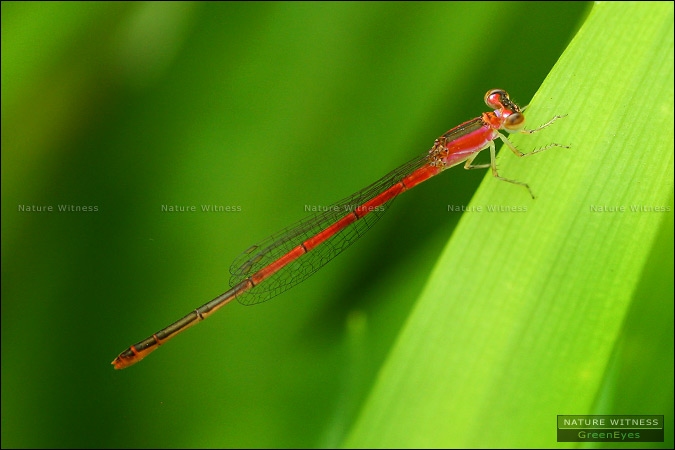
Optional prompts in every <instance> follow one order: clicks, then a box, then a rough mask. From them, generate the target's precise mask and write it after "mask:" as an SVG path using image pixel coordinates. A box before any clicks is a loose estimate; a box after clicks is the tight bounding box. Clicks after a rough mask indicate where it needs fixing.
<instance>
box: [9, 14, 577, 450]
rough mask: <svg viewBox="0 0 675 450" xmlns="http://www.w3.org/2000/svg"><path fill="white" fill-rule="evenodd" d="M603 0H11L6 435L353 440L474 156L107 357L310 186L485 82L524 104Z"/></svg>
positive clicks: (63, 442)
mask: <svg viewBox="0 0 675 450" xmlns="http://www.w3.org/2000/svg"><path fill="white" fill-rule="evenodd" d="M588 8H589V5H588V4H586V3H575V2H572V3H554V2H540V3H539V2H535V3H532V2H524V3H494V2H485V3H483V2H480V3H439V2H431V3H304V2H303V3H254V2H246V3H222V4H221V3H103V4H99V3H2V446H3V447H242V446H246V447H316V446H335V445H339V444H340V443H341V442H342V439H343V438H344V436H345V434H346V433H347V432H348V430H349V427H350V426H351V424H352V423H353V421H354V419H355V415H356V414H357V413H358V411H359V407H360V405H361V404H362V402H363V400H364V396H365V395H366V394H367V392H368V389H369V387H370V385H371V384H372V382H373V380H374V378H375V377H376V376H377V370H378V368H379V367H380V365H381V363H382V361H383V360H384V359H385V357H386V355H387V352H388V350H389V348H390V346H391V343H392V341H393V339H394V338H395V336H396V334H397V332H398V331H399V329H400V327H401V325H402V323H403V321H404V320H405V318H406V316H407V313H408V311H409V310H410V308H411V306H412V304H413V302H414V300H415V299H416V297H417V295H418V294H419V293H420V291H421V289H422V287H423V285H424V283H425V280H426V279H427V277H428V275H429V273H430V271H431V269H432V267H433V265H434V263H435V261H436V258H437V257H438V255H439V254H440V252H441V249H442V247H443V245H444V243H445V242H446V241H447V240H448V239H449V237H450V236H451V234H452V230H453V228H454V226H455V225H456V223H457V221H458V220H459V218H460V217H461V215H460V214H458V213H449V212H448V211H447V205H448V204H458V205H461V204H466V203H467V202H468V201H469V199H470V198H471V196H472V194H473V192H474V190H475V188H476V186H477V185H478V183H480V181H481V180H482V179H483V177H484V175H485V174H484V173H483V172H481V171H463V170H460V169H456V170H454V171H453V172H452V173H450V174H447V175H444V176H440V177H438V178H437V179H434V180H431V181H429V182H428V183H425V184H424V185H421V186H420V187H418V188H416V189H415V190H413V191H412V192H411V193H408V194H406V195H404V196H402V197H401V198H400V199H397V200H396V202H395V203H394V205H393V206H392V208H391V211H390V212H389V213H388V214H387V215H386V216H385V217H384V218H383V219H382V221H381V222H380V223H379V224H378V225H377V226H376V231H373V232H372V233H370V235H369V236H368V237H366V238H364V239H363V240H362V242H359V243H358V244H356V245H354V247H352V248H351V249H350V250H349V251H348V252H346V253H345V254H344V255H342V256H340V257H339V258H337V259H336V260H335V261H334V262H333V263H331V264H330V265H329V266H328V267H327V268H326V269H324V270H323V271H321V272H319V273H318V274H317V275H315V276H314V277H312V278H311V279H310V280H308V281H306V282H305V283H302V284H301V285H300V286H298V287H296V288H294V289H293V290H292V291H290V292H288V293H286V294H284V295H282V296H280V297H278V298H276V299H274V300H273V301H270V302H267V303H265V304H263V305H259V306H256V307H243V306H241V305H238V304H233V305H229V306H228V307H227V308H226V309H224V310H223V312H221V313H220V314H218V315H216V316H215V317H214V318H212V319H211V320H209V321H207V322H205V323H204V324H201V325H199V327H197V328H195V329H194V330H192V331H189V332H187V333H185V334H183V335H181V336H180V337H179V338H177V339H176V340H175V341H173V342H172V343H171V344H170V345H168V346H167V347H166V348H163V349H162V350H160V351H158V352H156V353H154V354H153V355H152V356H151V357H149V358H148V359H147V360H145V361H143V362H142V363H141V364H139V365H137V366H134V367H132V368H130V369H127V370H124V371H121V372H119V371H114V370H113V369H112V366H110V364H109V363H110V361H112V359H113V358H114V357H115V356H116V355H117V354H118V353H119V352H120V351H122V350H123V349H125V348H126V347H127V346H129V345H130V344H132V343H135V342H136V341H138V340H140V339H142V338H145V337H146V336H147V335H149V334H150V333H152V332H154V331H156V330H158V329H160V328H162V327H164V326H166V325H168V324H169V323H171V322H172V321H174V320H176V319H178V318H179V317H182V316H183V315H184V314H186V313H187V312H188V311H190V309H192V308H195V307H197V306H199V305H201V304H202V303H205V302H206V301H208V300H210V299H211V298H213V297H215V296H216V295H218V294H220V293H221V292H223V291H225V290H226V289H227V288H228V284H229V273H228V269H229V265H230V262H231V261H232V259H234V258H235V257H236V256H237V255H238V254H239V253H240V252H241V251H243V250H244V249H246V248H247V247H248V246H250V245H251V244H253V243H255V242H257V241H258V240H261V239H263V238H265V237H267V236H268V235H270V234H272V233H275V232H277V231H278V230H279V229H281V228H283V227H285V226H287V225H289V224H291V223H293V222H295V221H297V220H299V219H301V218H302V217H303V216H304V215H305V214H306V213H305V212H304V207H305V205H326V204H329V203H331V202H333V201H335V200H338V199H340V198H343V197H345V196H347V195H349V194H351V193H353V192H355V191H356V190H358V189H360V188H362V187H365V186H366V185H368V184H369V183H371V182H373V181H375V180H376V179H377V178H378V177H380V176H381V175H384V174H385V173H387V172H388V171H389V170H391V169H393V168H395V167H397V166H398V165H399V164H402V163H403V162H405V161H407V160H408V159H410V158H412V157H414V156H416V155H418V154H420V153H422V152H424V151H426V150H427V149H428V148H429V147H430V146H431V144H432V143H433V140H434V139H435V138H436V137H437V136H438V135H440V134H441V133H443V132H445V131H446V130H447V129H449V128H451V127H452V126H454V125H456V124H458V123H460V122H462V121H464V120H467V119H469V118H472V117H475V116H476V115H478V114H479V113H480V112H482V111H483V110H485V105H483V103H482V98H483V94H484V93H485V91H487V90H488V89H490V88H494V87H500V88H504V89H507V90H508V91H509V92H510V93H511V95H512V97H513V98H514V99H515V100H516V101H519V102H520V103H521V104H523V105H524V104H527V102H528V100H529V98H531V97H532V95H533V94H534V92H535V91H536V90H537V87H538V86H539V84H540V83H541V82H542V80H543V79H544V77H545V76H546V74H547V73H548V71H549V70H550V68H551V67H552V65H553V64H554V63H555V61H556V60H557V58H558V57H559V55H560V54H561V53H562V51H563V50H564V48H565V46H566V44H567V43H568V42H569V40H570V39H571V37H572V36H573V35H574V32H575V30H576V29H577V27H578V26H579V24H580V23H581V21H582V20H583V17H584V16H585V14H586V13H587V11H588ZM21 205H24V206H29V207H36V208H37V207H42V206H45V205H49V206H52V207H53V208H54V209H55V211H52V212H40V211H33V212H27V211H21V210H20V209H21ZM59 205H73V206H83V207H86V208H85V209H92V210H91V211H80V212H75V211H70V212H69V211H66V212H59V211H58V208H59ZM161 205H181V206H186V205H188V206H196V207H197V212H176V213H169V212H162V211H161ZM202 205H218V206H232V207H235V208H236V209H238V208H240V211H235V212H202V211H201V210H200V208H201V206H202ZM561 413H562V412H561Z"/></svg>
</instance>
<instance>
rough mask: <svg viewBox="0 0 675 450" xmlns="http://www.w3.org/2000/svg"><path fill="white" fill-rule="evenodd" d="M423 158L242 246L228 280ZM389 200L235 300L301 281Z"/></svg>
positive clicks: (265, 295) (250, 301) (277, 254)
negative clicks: (273, 232) (277, 230)
mask: <svg viewBox="0 0 675 450" xmlns="http://www.w3.org/2000/svg"><path fill="white" fill-rule="evenodd" d="M427 162H428V157H427V155H426V154H424V155H422V156H420V157H417V158H415V159H413V160H411V161H409V162H407V163H406V164H404V165H402V166H401V167H399V168H397V169H395V170H393V171H391V172H390V173H388V174H387V175H385V176H384V177H382V178H380V179H379V180H377V181H376V182H374V183H373V184H371V185H370V186H368V187H366V188H364V189H362V190H360V191H359V192H356V193H355V194H352V195H350V196H349V197H347V198H344V199H342V200H340V201H339V202H337V203H334V204H333V205H331V206H330V207H326V208H324V210H323V211H319V212H316V213H313V214H312V215H310V216H308V217H306V218H305V219H303V220H301V221H300V222H297V223H296V224H294V225H292V226H290V227H288V228H285V229H283V230H281V231H280V232H279V233H277V234H275V235H273V236H270V237H269V238H267V239H265V240H263V241H261V242H260V243H258V244H256V245H254V246H252V247H250V248H248V249H247V250H246V251H244V253H242V254H241V255H240V256H238V257H237V258H236V259H235V260H234V261H233V263H232V266H231V267H230V273H231V274H232V276H231V277H230V285H231V286H235V285H236V284H238V283H240V282H241V281H243V280H245V279H246V278H248V277H250V276H251V275H253V274H255V273H256V272H257V271H259V270H260V269H263V268H265V267H267V266H268V265H270V264H271V263H273V262H275V261H277V260H278V259H279V258H281V257H282V256H284V255H285V254H286V253H288V252H289V251H291V250H292V249H294V248H295V247H297V246H298V245H300V244H302V243H303V242H305V241H306V240H307V239H308V238H311V237H313V236H315V235H316V234H318V233H319V232H321V231H322V230H324V229H326V228H327V227H328V226H330V225H332V224H334V223H335V222H337V221H338V220H339V219H341V218H342V217H345V216H346V215H348V214H350V213H351V212H352V211H355V210H356V209H357V208H358V207H359V206H361V205H363V204H364V203H366V202H368V201H369V200H370V199H372V198H374V197H376V196H377V195H379V194H381V193H382V192H384V191H386V190H387V189H389V188H390V187H391V186H393V185H395V184H397V183H399V182H400V181H401V180H402V179H403V178H405V177H406V176H407V175H409V174H410V173H412V172H414V171H415V170H417V169H419V168H420V167H422V166H424V165H425V164H426V163H427ZM392 200H393V199H392ZM389 204H391V200H390V201H388V202H386V203H384V204H383V205H381V206H380V207H378V208H375V209H373V210H372V211H371V212H370V213H368V214H366V215H365V216H363V217H361V218H360V219H358V220H356V221H354V222H352V223H351V224H350V225H348V226H346V227H345V228H343V229H342V230H340V231H339V232H338V233H336V234H335V235H333V236H332V237H330V238H329V239H327V240H326V241H325V242H323V243H321V244H319V245H318V246H316V247H315V248H314V249H312V250H311V251H309V252H307V253H305V254H303V255H302V256H300V257H299V258H297V259H295V260H294V261H292V262H290V263H289V264H288V265H286V266H284V267H283V268H282V269H280V270H279V271H278V272H276V273H274V274H273V275H271V276H270V277H269V278H267V279H265V280H264V281H263V282H262V283H260V284H258V285H256V286H254V287H252V288H251V289H250V290H248V291H247V292H246V293H245V294H242V295H241V296H239V297H237V300H238V301H239V302H240V303H242V304H244V305H254V304H257V303H262V302H264V301H267V300H269V299H270V298H272V297H274V296H277V295H279V294H281V293H282V292H284V291H286V290H288V289H290V288H292V287H293V286H295V285H296V284H298V283H300V282H302V281H304V280H305V279H307V278H308V277H310V276H311V275H312V274H314V273H315V272H316V271H317V270H319V269H320V268H321V267H323V266H324V265H325V264H326V263H327V262H328V261H330V260H331V259H333V258H335V257H336V256H337V255H339V254H340V253H341V252H342V251H343V250H344V249H346V248H347V247H349V246H350V245H352V244H353V243H354V242H356V240H358V239H359V238H360V237H361V236H363V235H364V234H365V233H366V231H368V230H369V229H370V228H371V227H372V226H373V225H374V224H375V222H377V221H378V220H379V219H380V217H382V215H383V214H384V213H385V212H386V210H387V207H388V206H389Z"/></svg>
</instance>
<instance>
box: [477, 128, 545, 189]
mask: <svg viewBox="0 0 675 450" xmlns="http://www.w3.org/2000/svg"><path fill="white" fill-rule="evenodd" d="M499 136H500V137H501V138H502V139H504V137H503V136H502V135H501V134H500V135H499ZM489 146H490V163H489V164H476V165H473V164H471V163H472V162H473V160H474V159H476V156H478V153H480V152H476V153H474V154H473V155H471V156H470V157H469V159H467V160H466V163H465V164H464V168H465V169H467V170H471V169H487V168H488V167H490V168H491V169H492V176H493V177H495V178H496V179H498V180H501V181H506V182H508V183H512V184H517V185H519V186H523V187H524V188H525V189H527V191H528V192H529V193H530V196H531V197H532V198H534V194H533V193H532V189H530V186H529V185H528V184H527V183H523V182H521V181H516V180H512V179H510V178H504V177H503V176H501V175H499V172H498V171H497V155H496V150H495V143H494V141H490V144H489ZM516 150H517V149H516ZM528 154H529V153H528Z"/></svg>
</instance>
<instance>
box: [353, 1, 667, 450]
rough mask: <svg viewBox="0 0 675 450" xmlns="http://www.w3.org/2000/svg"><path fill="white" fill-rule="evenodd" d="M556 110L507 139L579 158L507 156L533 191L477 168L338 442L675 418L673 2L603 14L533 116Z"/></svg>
mask: <svg viewBox="0 0 675 450" xmlns="http://www.w3.org/2000/svg"><path fill="white" fill-rule="evenodd" d="M555 114H567V117H565V118H564V119H562V120H560V121H558V122H556V123H555V124H554V125H552V126H551V127H549V128H547V129H546V130H543V131H541V132H540V133H537V134H535V135H532V136H523V135H519V136H513V142H514V143H516V145H517V146H518V147H519V148H521V149H522V150H523V151H527V150H529V149H532V148H535V147H539V146H542V145H545V144H546V143H549V142H556V143H560V144H569V145H570V146H571V148H570V149H561V148H553V149H550V150H548V151H547V152H545V153H542V154H539V155H536V156H533V157H532V158H525V159H519V158H516V157H514V155H513V154H512V153H510V152H509V151H508V150H505V151H503V152H501V154H500V156H499V157H498V161H499V162H500V165H499V170H500V173H501V174H502V176H505V177H508V178H513V179H517V180H522V181H525V182H527V183H528V184H529V185H530V186H531V188H532V190H533V191H534V192H535V195H536V196H537V197H538V198H537V199H536V200H531V199H530V198H529V196H528V195H527V192H526V191H525V190H524V189H522V188H521V187H518V186H514V185H510V184H507V183H503V182H500V181H497V180H494V179H493V178H492V177H491V175H490V174H488V175H486V179H485V181H484V182H483V184H482V185H481V187H480V189H479V190H478V192H477V193H476V195H475V197H474V198H473V200H472V201H471V204H470V205H469V206H468V210H469V211H468V212H466V213H464V216H463V218H462V220H461V222H460V224H459V226H458V228H457V230H456V231H455V233H454V234H453V236H452V238H451V240H450V242H449V243H448V245H447V247H446V249H445V251H444V253H443V255H442V257H441V258H440V260H439V262H438V264H437V266H436V269H435V271H434V273H433V275H432V276H431V278H430V280H429V282H428V284H427V287H426V289H425V291H424V293H423V295H422V296H421V298H420V299H419V301H418V302H417V304H416V305H415V308H414V310H413V312H412V314H411V316H410V317H409V319H408V321H407V323H406V325H405V327H404V329H403V330H402V331H401V333H400V335H399V336H398V340H397V342H396V345H395V346H394V347H393V349H392V351H391V352H390V354H389V356H388V358H387V361H386V363H385V365H384V366H383V367H382V369H381V371H380V373H379V376H378V378H377V381H376V383H375V385H374V387H373V389H372V391H371V393H370V395H369V397H368V399H367V401H366V403H365V405H364V406H363V408H362V410H361V412H360V416H359V418H358V420H357V422H356V423H355V424H354V426H353V428H352V430H351V433H350V435H349V437H348V439H347V440H346V442H345V445H346V446H349V447H404V448H405V447H511V446H513V447H537V446H541V447H551V446H555V445H556V434H555V423H556V415H558V414H616V413H621V414H647V413H648V414H666V419H665V422H666V423H672V419H673V418H672V410H673V387H672V375H673V347H672V329H673V316H672V301H673V300H672V298H673V283H672V279H673V278H672V277H673V276H672V270H673V263H672V247H673V231H672V226H673V225H672V224H673V219H672V215H673V5H672V3H658V2H654V3H632V4H626V3H599V4H596V6H595V7H594V9H593V11H592V13H591V14H590V16H589V17H588V18H587V20H586V22H585V23H584V25H583V27H582V28H581V30H580V31H579V32H578V34H577V36H576V37H575V38H574V40H573V42H572V43H571V44H570V46H569V47H568V49H567V50H566V51H565V53H564V54H563V55H562V56H561V58H560V60H559V62H558V63H557V64H556V66H555V67H554V69H553V70H552V72H551V73H550V75H549V76H548V78H547V79H546V81H545V82H544V83H543V85H542V86H541V89H540V90H539V91H538V93H537V94H536V95H535V97H534V98H533V100H532V102H531V104H530V107H529V108H528V110H527V118H528V123H529V125H530V127H535V126H537V125H539V124H541V123H544V122H545V121H546V120H548V119H549V118H550V117H552V116H553V115H555ZM664 249H670V250H669V251H664ZM654 280H665V281H662V282H661V283H659V284H657V285H656V286H655V287H652V286H650V285H649V281H654ZM645 311H649V312H651V314H650V313H646V314H645ZM656 343H660V344H659V345H658V346H657V348H659V349H660V350H662V351H663V352H665V354H657V353H655V352H653V351H650V352H648V353H647V355H650V357H647V358H645V357H644V356H642V357H641V352H642V351H643V349H644V348H645V347H650V346H651V345H655V344H656ZM635 361H638V362H639V365H635V364H632V362H635ZM645 373H646V374H648V375H650V376H645V375H644V374H645ZM636 375H639V380H641V382H639V383H638V382H629V381H627V380H632V379H634V378H633V377H634V376H636ZM617 380H619V381H618V382H617ZM654 382H656V383H657V384H654ZM621 386H630V388H631V389H632V391H631V393H630V399H631V400H630V401H627V400H625V398H626V392H623V391H621V390H620V389H619V388H620V387H621ZM647 391H652V394H650V395H649V396H645V397H642V395H641V393H643V392H645V393H646V392H647ZM664 399H665V400H664ZM669 433H670V434H669V435H667V438H666V444H665V446H666V447H668V446H670V447H672V442H673V441H672V432H669ZM560 445H564V444H560Z"/></svg>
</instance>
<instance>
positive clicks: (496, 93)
mask: <svg viewBox="0 0 675 450" xmlns="http://www.w3.org/2000/svg"><path fill="white" fill-rule="evenodd" d="M505 100H506V101H508V100H509V94H508V93H507V92H506V91H505V90H503V89H492V90H490V91H488V92H487V94H485V104H486V105H488V106H489V107H490V108H492V109H501V108H503V107H504V103H505Z"/></svg>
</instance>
